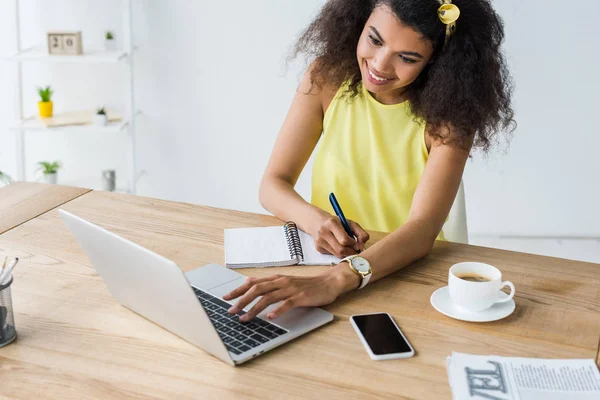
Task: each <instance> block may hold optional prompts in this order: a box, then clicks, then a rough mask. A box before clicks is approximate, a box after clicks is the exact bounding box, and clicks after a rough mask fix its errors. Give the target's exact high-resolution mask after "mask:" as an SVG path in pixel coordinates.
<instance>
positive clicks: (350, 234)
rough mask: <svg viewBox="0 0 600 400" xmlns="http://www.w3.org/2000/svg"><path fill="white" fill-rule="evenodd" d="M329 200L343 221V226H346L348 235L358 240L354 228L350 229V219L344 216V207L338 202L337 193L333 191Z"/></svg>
mask: <svg viewBox="0 0 600 400" xmlns="http://www.w3.org/2000/svg"><path fill="white" fill-rule="evenodd" d="M329 202H330V203H331V206H332V207H333V211H335V213H336V215H337V216H338V218H339V219H340V221H341V222H342V226H343V227H344V230H345V231H346V233H347V234H348V236H350V237H351V238H354V240H356V241H358V238H357V237H356V235H355V234H354V233H353V232H352V229H350V225H348V221H347V220H346V217H345V216H344V213H343V212H342V208H341V207H340V204H339V203H338V202H337V199H336V198H335V194H333V193H331V194H330V195H329Z"/></svg>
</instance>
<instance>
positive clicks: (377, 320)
mask: <svg viewBox="0 0 600 400" xmlns="http://www.w3.org/2000/svg"><path fill="white" fill-rule="evenodd" d="M350 323H351V324H352V326H353V327H354V330H355V331H356V334H357V335H358V337H359V338H360V341H361V342H362V344H363V346H365V349H366V350H367V353H369V356H370V357H371V358H372V359H373V360H391V359H394V358H409V357H412V356H414V355H415V350H414V349H413V348H412V346H411V345H410V343H408V340H406V337H405V336H404V334H403V333H402V331H401V330H400V328H399V327H398V325H396V322H394V320H393V319H392V317H391V315H390V314H388V313H375V314H362V315H353V316H351V317H350Z"/></svg>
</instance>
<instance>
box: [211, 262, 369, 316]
mask: <svg viewBox="0 0 600 400" xmlns="http://www.w3.org/2000/svg"><path fill="white" fill-rule="evenodd" d="M358 285H359V278H358V276H357V275H355V274H354V273H353V272H352V271H351V270H350V269H349V268H348V267H347V266H346V265H345V263H342V264H340V265H337V266H335V267H332V268H331V269H330V270H329V271H327V272H326V273H325V274H322V275H317V276H284V275H274V276H270V277H267V278H247V279H246V282H245V283H244V284H243V285H242V286H240V287H238V288H237V289H235V290H233V291H232V292H230V293H228V294H226V295H225V296H223V299H224V300H233V299H236V298H238V297H239V298H240V299H239V301H238V302H237V303H236V304H235V305H233V306H232V307H231V308H230V309H229V313H231V314H237V313H238V312H240V311H242V310H243V308H244V307H246V306H247V305H248V304H250V303H252V302H253V301H254V300H255V299H256V298H257V297H259V296H262V298H261V299H260V300H259V301H258V302H257V303H256V304H255V305H254V306H253V307H252V308H251V309H250V310H249V311H248V312H247V313H246V314H244V315H242V316H241V317H240V321H242V322H247V321H250V320H251V319H252V318H254V317H255V316H257V315H258V314H260V313H261V312H262V311H263V310H264V309H265V308H267V307H268V306H270V305H271V304H274V303H277V302H279V301H281V302H282V303H281V304H280V305H279V306H278V307H277V308H275V309H274V310H273V311H271V312H270V313H269V314H268V315H267V318H269V319H275V318H277V317H279V316H280V315H281V314H283V313H285V312H286V311H288V310H290V309H291V308H293V307H317V306H323V305H327V304H330V303H333V301H334V300H335V299H336V298H337V297H338V296H340V295H341V294H342V293H344V292H346V291H349V290H352V288H353V287H354V288H355V287H358Z"/></svg>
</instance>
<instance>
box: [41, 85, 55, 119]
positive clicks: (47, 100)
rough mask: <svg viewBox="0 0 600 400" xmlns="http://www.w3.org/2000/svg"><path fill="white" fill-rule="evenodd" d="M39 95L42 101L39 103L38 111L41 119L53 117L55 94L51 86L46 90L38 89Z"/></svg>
mask: <svg viewBox="0 0 600 400" xmlns="http://www.w3.org/2000/svg"><path fill="white" fill-rule="evenodd" d="M37 90H38V94H39V95H40V101H39V102H38V111H39V112H40V117H41V118H50V117H52V95H53V94H54V92H53V91H52V89H51V88H50V86H46V87H45V88H41V87H38V88H37Z"/></svg>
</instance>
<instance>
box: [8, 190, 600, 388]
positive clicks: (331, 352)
mask: <svg viewBox="0 0 600 400" xmlns="http://www.w3.org/2000/svg"><path fill="white" fill-rule="evenodd" d="M63 208H64V209H66V210H68V211H70V212H72V213H74V214H76V215H79V216H81V217H83V218H86V219H88V220H90V221H92V222H94V223H96V224H99V225H100V226H103V227H105V228H107V229H109V230H111V231H113V232H115V233H117V234H119V235H122V236H124V237H126V238H128V239H130V240H133V241H134V242H137V243H139V244H141V245H142V246H144V247H147V248H149V249H150V250H153V251H155V252H157V253H159V254H162V255H164V256H166V257H168V258H170V259H172V260H174V261H175V262H177V263H178V264H179V265H180V266H181V268H182V269H183V270H190V269H192V268H195V267H197V266H200V265H204V264H207V263H211V262H216V263H221V264H222V263H223V258H224V255H223V229H224V228H232V227H243V226H263V225H279V224H281V222H280V221H278V220H277V219H275V218H273V217H270V216H266V215H258V214H249V213H244V212H239V211H231V210H221V209H215V208H209V207H202V206H196V205H191V204H184V203H174V202H168V201H162V200H156V199H149V198H143V197H136V196H128V195H120V194H114V193H105V192H90V193H88V194H85V195H83V196H81V197H79V198H77V199H75V200H73V201H70V202H69V203H67V204H65V205H64V206H63ZM372 237H373V241H376V240H379V239H381V237H383V235H382V234H377V233H373V235H372ZM2 255H16V256H19V257H20V258H21V259H22V260H23V262H22V264H20V265H19V268H18V269H17V270H15V282H14V284H13V288H12V290H13V302H14V308H15V312H16V324H17V330H18V333H19V338H18V339H17V341H16V342H14V343H13V344H11V345H9V346H7V347H5V348H3V349H0V381H1V382H2V385H0V395H3V396H6V397H9V398H23V399H25V398H31V397H34V396H44V397H53V398H55V397H60V398H81V397H83V396H84V395H85V396H86V397H91V398H106V397H136V398H207V399H210V398H215V399H238V398H260V399H271V398H273V399H280V398H285V399H311V398H319V399H323V398H327V399H354V398H361V399H363V398H366V399H369V398H372V399H381V398H383V399H448V398H450V389H449V386H448V378H447V374H446V367H445V360H446V357H447V356H448V355H450V354H451V352H452V351H459V352H466V353H474V354H498V355H505V356H523V357H546V358H592V359H595V358H596V357H597V354H598V341H599V338H600V280H599V278H598V270H599V268H600V266H599V265H596V264H588V263H582V262H575V261H569V260H562V259H556V258H548V257H541V256H536V255H530V254H523V253H514V252H507V251H501V250H495V249H488V248H482V247H475V246H467V245H459V244H452V243H443V242H440V243H437V244H436V246H435V248H434V250H433V252H432V253H431V255H429V256H428V257H426V258H425V259H423V260H420V261H419V262H417V263H415V264H414V265H412V266H410V267H408V268H405V269H404V270H402V271H400V272H398V273H396V274H393V275H391V276H389V277H387V278H386V279H383V280H381V281H379V282H376V283H374V284H373V285H370V286H369V287H367V288H365V289H364V290H362V291H360V292H354V293H350V294H347V295H345V296H343V297H341V298H340V299H338V300H337V301H336V302H335V303H333V304H331V305H329V306H327V307H325V308H326V309H327V310H329V311H330V312H332V313H334V314H335V316H336V318H335V320H334V322H332V323H330V324H328V325H326V326H324V327H322V328H320V329H318V330H316V331H314V332H312V333H310V334H308V335H305V336H303V337H301V338H299V339H297V340H295V341H293V342H291V343H289V344H286V345H284V346H282V347H280V348H278V349H275V350H273V351H271V352H269V353H266V354H264V355H263V356H261V357H258V358H257V359H255V360H253V361H251V362H249V363H247V364H244V365H242V366H240V367H236V368H233V367H230V366H228V365H226V364H225V363H223V362H221V361H219V360H217V359H216V358H214V357H212V356H210V355H208V354H206V353H205V352H203V351H202V350H200V349H198V348H196V347H194V346H192V345H190V344H188V343H187V342H185V341H183V340H181V339H178V338H177V337H175V336H174V335H172V334H170V333H169V332H167V331H165V330H164V329H162V328H160V327H158V326H156V325H154V324H153V323H151V322H149V321H147V320H145V319H144V318H142V317H140V316H138V315H136V314H134V313H132V312H130V311H128V310H127V309H125V308H123V307H121V306H120V305H118V304H117V303H116V302H115V300H114V299H113V298H112V297H111V296H110V294H109V293H108V291H107V290H106V288H105V286H104V284H103V282H102V280H101V279H100V278H99V276H98V275H97V273H96V272H95V270H94V269H93V268H92V267H91V266H90V264H89V262H88V260H87V258H86V257H85V255H84V254H83V253H82V251H81V250H80V248H79V246H78V245H77V244H76V242H75V241H74V239H73V237H72V236H71V235H70V233H69V232H68V231H67V229H66V227H65V226H64V224H63V223H62V221H61V220H60V219H59V217H58V213H57V211H56V210H52V211H50V212H48V213H46V214H44V215H42V216H40V217H38V218H35V219H33V220H31V221H29V222H27V223H25V224H23V225H21V226H19V227H17V228H15V229H13V230H11V231H9V232H7V233H5V234H3V235H1V236H0V256H2ZM466 260H474V261H485V262H488V263H491V264H493V265H496V266H498V267H499V268H500V269H501V270H502V271H503V273H504V278H505V279H509V280H511V281H512V282H514V283H515V285H516V288H517V295H516V302H517V309H516V310H515V312H514V313H513V314H512V315H511V316H510V317H508V318H506V319H504V320H502V321H497V322H492V323H484V324H476V323H467V322H461V321H456V320H453V319H451V318H448V317H445V316H443V315H441V314H440V313H438V312H437V311H435V310H434V309H433V307H432V306H431V305H430V304H429V297H430V296H431V294H432V293H433V292H434V291H435V290H436V289H437V288H439V287H441V286H444V285H445V284H446V280H447V272H448V269H449V267H450V266H451V265H452V264H454V263H456V262H460V261H466ZM324 270H325V267H285V268H265V269H245V270H240V272H242V273H245V274H247V275H254V276H266V275H269V274H274V273H283V274H295V275H308V274H317V273H320V272H322V271H324ZM158 295H163V294H161V293H159V294H158ZM376 311H385V312H389V313H390V314H391V315H392V316H393V317H394V319H395V320H396V322H397V323H398V324H399V325H400V327H401V328H402V329H403V331H404V333H405V334H406V336H407V337H408V339H409V341H410V342H411V343H412V344H413V346H414V347H415V350H416V353H417V354H416V356H415V357H413V358H411V359H406V360H391V361H380V362H375V361H371V360H370V359H369V357H368V356H367V354H366V352H365V351H364V349H363V347H362V345H361V344H360V342H359V340H358V338H357V336H356V334H355V333H354V331H353V329H352V328H351V326H350V324H349V322H348V317H349V316H350V315H352V314H358V313H368V312H376ZM40 383H43V384H40Z"/></svg>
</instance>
